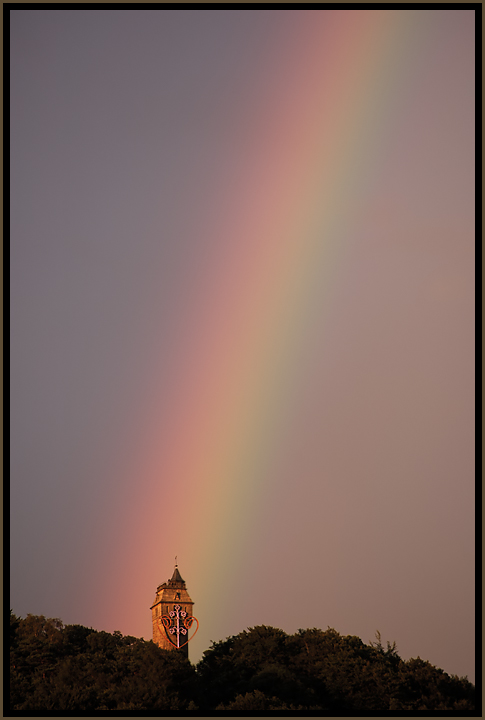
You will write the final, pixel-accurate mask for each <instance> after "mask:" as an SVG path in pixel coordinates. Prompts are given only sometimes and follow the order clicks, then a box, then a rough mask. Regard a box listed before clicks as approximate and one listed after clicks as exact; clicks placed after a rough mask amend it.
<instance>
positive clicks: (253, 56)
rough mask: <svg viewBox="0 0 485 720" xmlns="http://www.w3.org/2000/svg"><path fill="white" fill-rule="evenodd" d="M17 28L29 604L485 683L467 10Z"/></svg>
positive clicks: (67, 21) (70, 17)
mask: <svg viewBox="0 0 485 720" xmlns="http://www.w3.org/2000/svg"><path fill="white" fill-rule="evenodd" d="M10 18H11V30H10V52H11V66H10V79H11V87H10V113H11V115H10V123H11V125H10V132H11V145H10V152H11V155H10V162H11V165H10V190H11V197H10V215H11V265H10V282H11V311H10V313H11V314H10V319H11V337H10V361H11V381H10V398H11V418H10V426H11V443H10V455H11V460H10V462H11V484H10V493H11V511H10V521H11V545H10V551H11V600H10V604H11V607H12V609H13V611H14V612H15V613H16V614H17V615H20V616H22V617H24V616H25V615H27V613H32V614H35V615H45V616H46V617H58V618H60V619H61V620H62V621H63V622H64V623H66V624H80V625H85V626H88V627H93V628H95V629H96V630H104V631H107V632H113V631H115V630H119V631H121V632H122V633H123V634H126V635H134V636H137V637H144V638H145V639H151V632H152V630H151V627H152V625H151V611H150V606H151V605H152V603H153V600H154V597H155V591H156V588H157V586H158V585H159V584H161V583H162V582H165V581H166V580H167V579H168V578H170V577H171V575H172V572H173V569H174V564H175V556H177V562H178V566H179V570H180V573H181V575H182V577H183V578H184V580H185V581H186V583H187V589H188V591H189V594H190V596H191V598H192V600H193V601H194V603H195V604H194V614H195V615H196V617H197V618H198V620H199V623H200V629H199V631H198V633H197V636H196V637H194V638H193V641H191V643H190V645H189V657H190V659H191V661H192V662H194V663H195V662H198V661H199V660H200V659H201V657H202V654H203V652H204V651H205V650H207V649H208V648H209V647H210V645H211V642H217V641H219V640H224V639H225V638H226V637H229V636H231V635H236V634H238V633H239V632H241V631H243V630H245V629H247V628H249V627H254V626H256V625H263V624H264V625H270V626H273V627H279V628H281V629H282V630H284V631H285V632H287V633H289V634H292V633H294V632H296V631H297V630H298V629H299V628H312V627H318V628H322V629H323V630H325V629H327V627H332V628H334V629H335V630H337V631H338V632H339V633H340V634H342V635H357V636H359V637H360V638H361V639H362V640H363V641H364V642H365V643H369V642H370V641H374V640H375V633H376V631H377V630H378V631H380V633H381V636H382V641H383V643H384V644H385V642H386V641H390V642H393V641H395V642H396V645H397V650H398V653H399V654H400V656H401V657H402V658H404V659H409V658H411V657H418V656H419V657H421V658H422V659H424V660H428V661H429V662H430V663H432V664H433V665H436V666H438V667H441V668H443V669H444V670H445V671H446V672H448V673H449V674H456V675H459V676H464V675H467V676H468V678H469V679H470V680H472V681H474V677H475V675H474V672H475V667H474V665H475V607H474V599H475V554H474V553H475V527H474V518H475V505H474V488H475V467H474V458H475V447H474V437H475V426H474V417H475V406H474V396H475V388H474V323H475V318H474V292H475V288H474V273H475V258H474V234H475V228H474V193H475V187H474V172H475V169H474V157H475V147H474V132H475V128H474V112H475V109H474V96H475V78H474V65H475V63H474V53H475V48H474V32H475V28H474V21H475V18H474V12H473V11H472V10H468V9H442V7H439V8H437V9H431V10H429V9H417V10H416V9H409V10H407V9H404V10H397V9H396V10H394V9H392V10H389V9H387V10H379V9H378V10H366V9H362V10H349V9H342V10H328V9H326V10H325V9H324V10H321V9H318V10H317V9H315V10H312V9H307V10H299V9H292V10H284V9H278V10H254V9H250V10H244V9H238V10H232V9H231V10H228V9H220V10H219V9H213V10H187V9H184V10H175V9H173V10H167V9H159V8H157V9H153V10H141V9H114V10H100V9H93V8H92V7H89V9H86V10H64V9H60V10H56V9H54V10H36V9H14V10H11V12H10Z"/></svg>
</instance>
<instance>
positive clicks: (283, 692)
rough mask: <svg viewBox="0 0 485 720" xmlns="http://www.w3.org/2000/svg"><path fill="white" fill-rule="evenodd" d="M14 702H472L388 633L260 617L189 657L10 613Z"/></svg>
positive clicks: (430, 706)
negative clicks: (404, 655) (290, 624)
mask: <svg viewBox="0 0 485 720" xmlns="http://www.w3.org/2000/svg"><path fill="white" fill-rule="evenodd" d="M10 710H11V711H12V712H13V714H24V715H25V714H32V713H33V714H36V713H53V714H54V713H56V712H57V713H65V714H92V713H95V712H101V713H116V712H119V711H123V713H125V714H126V713H127V714H136V713H139V712H140V713H147V712H156V713H159V714H170V715H177V714H182V715H190V714H205V715H211V714H218V713H219V714H226V715H246V716H251V715H261V714H263V715H265V714H275V713H276V714H278V713H279V714H289V715H291V714H293V715H301V714H305V713H311V714H320V715H336V714H354V715H369V714H371V715H379V714H385V713H394V714H397V715H407V714H416V713H418V714H419V713H421V714H432V713H436V712H439V713H445V714H453V715H457V716H464V715H471V714H475V710H476V708H475V687H474V686H473V685H472V684H471V683H469V682H468V680H467V679H466V678H458V677H456V676H449V675H447V674H446V673H445V672H443V670H440V669H439V668H435V667H434V666H432V665H430V663H428V662H425V661H423V660H421V659H420V658H414V659H411V660H409V661H407V662H405V661H404V660H402V659H401V658H400V657H399V655H398V653H397V650H396V645H395V643H393V644H390V643H389V642H388V643H387V647H386V648H384V647H383V645H382V643H381V639H380V635H379V634H377V642H375V643H370V644H369V645H366V644H364V643H363V642H362V640H361V639H360V638H358V637H355V636H351V635H348V636H342V635H340V634H339V633H338V632H336V631H335V630H333V629H332V628H328V629H327V630H325V631H323V630H319V629H317V628H313V629H307V630H299V631H298V632H297V633H296V634H295V635H287V634H286V633H285V632H283V631H282V630H279V629H277V628H272V627H267V626H264V625H263V626H259V627H254V628H250V629H248V630H245V631H243V632H241V633H239V635H236V636H233V637H229V638H227V639H226V640H223V641H220V642H217V643H212V646H211V647H210V648H209V650H206V652H205V653H204V657H203V658H202V660H201V661H200V662H199V663H198V665H197V667H194V666H193V665H191V663H190V662H189V661H188V660H187V659H186V658H185V656H184V655H183V654H182V653H177V652H176V651H167V650H161V649H160V648H159V647H157V646H156V645H155V644H154V643H153V642H152V641H149V642H147V641H145V640H142V639H139V638H135V637H131V636H123V635H122V634H121V633H119V632H114V633H113V634H110V633H106V632H98V631H96V630H93V629H92V628H86V627H83V626H81V625H63V623H62V622H61V621H60V620H57V619H52V618H47V619H46V618H45V617H43V616H34V615H28V616H27V617H26V618H24V619H22V618H18V617H16V616H15V615H14V614H13V613H11V616H10Z"/></svg>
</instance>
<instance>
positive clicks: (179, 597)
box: [150, 565, 194, 657]
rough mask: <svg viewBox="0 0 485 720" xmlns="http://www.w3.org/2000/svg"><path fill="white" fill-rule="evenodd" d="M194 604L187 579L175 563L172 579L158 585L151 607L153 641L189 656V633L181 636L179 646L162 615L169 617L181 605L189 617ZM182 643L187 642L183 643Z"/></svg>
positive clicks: (181, 610) (162, 646) (167, 648)
mask: <svg viewBox="0 0 485 720" xmlns="http://www.w3.org/2000/svg"><path fill="white" fill-rule="evenodd" d="M193 605H194V603H193V602H192V600H191V599H190V596H189V593H188V592H187V588H186V586H185V580H183V579H182V576H181V575H180V573H179V569H178V565H175V569H174V571H173V575H172V577H171V578H170V580H168V581H167V582H165V583H163V584H162V585H159V586H158V587H157V594H156V595H155V600H154V601H153V605H152V606H151V608H150V609H151V611H152V624H153V642H154V643H156V644H157V645H158V646H159V647H161V648H163V649H164V650H178V652H181V653H183V654H184V655H185V656H186V657H188V656H189V646H188V642H187V641H188V634H187V635H185V636H182V635H181V636H180V638H181V639H180V644H181V647H180V648H177V639H176V636H173V635H170V634H169V631H168V630H167V628H166V627H165V626H164V623H163V621H162V616H165V617H167V616H169V615H170V612H177V611H176V609H175V608H176V606H180V613H187V619H188V618H191V617H192V607H193ZM184 617H185V616H184ZM188 624H190V621H188ZM182 643H185V644H184V645H182Z"/></svg>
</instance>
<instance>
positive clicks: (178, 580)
mask: <svg viewBox="0 0 485 720" xmlns="http://www.w3.org/2000/svg"><path fill="white" fill-rule="evenodd" d="M169 582H170V583H177V584H180V585H185V580H183V579H182V576H181V574H180V573H179V569H178V566H177V565H175V570H174V571H173V575H172V577H171V578H170V580H169Z"/></svg>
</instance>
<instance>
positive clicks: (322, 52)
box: [93, 10, 427, 659]
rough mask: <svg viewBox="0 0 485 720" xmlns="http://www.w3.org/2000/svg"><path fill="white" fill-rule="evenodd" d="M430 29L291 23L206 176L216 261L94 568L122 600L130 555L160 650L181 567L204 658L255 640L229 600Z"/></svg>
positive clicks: (330, 18) (372, 20)
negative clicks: (172, 582) (212, 646)
mask: <svg viewBox="0 0 485 720" xmlns="http://www.w3.org/2000/svg"><path fill="white" fill-rule="evenodd" d="M290 15H291V18H290ZM418 15H419V17H418ZM426 18H427V14H426V12H417V11H409V10H403V11H401V10H304V11H298V12H294V11H289V14H288V20H287V21H286V22H281V23H279V24H276V26H275V33H274V36H272V37H270V38H268V46H267V57H266V62H265V63H264V66H263V67H262V72H261V75H260V76H259V77H258V78H257V79H255V81H254V83H253V84H252V85H251V91H250V92H249V91H248V94H247V97H245V98H242V99H241V105H240V107H239V108H238V115H237V117H236V112H235V121H234V129H233V135H232V143H233V147H234V152H233V155H232V156H231V157H230V158H229V159H228V161H227V164H226V166H224V168H223V171H220V172H219V173H218V174H217V177H215V178H208V184H209V186H210V193H211V197H212V198H213V206H212V207H209V208H207V214H206V217H205V218H204V219H203V220H202V222H201V223H200V224H199V227H198V228H197V232H198V233H199V235H200V237H201V242H207V245H208V248H209V249H210V253H209V257H208V259H207V263H206V265H205V266H203V267H202V268H201V272H200V275H199V277H198V279H197V283H196V284H195V285H194V286H193V287H190V288H187V293H188V296H189V297H188V301H187V303H186V305H185V306H184V307H183V308H180V309H179V310H178V311H177V312H180V317H179V318H178V322H179V323H180V326H181V331H180V335H179V340H178V345H177V346H176V347H174V348H172V350H171V352H172V363H171V366H170V370H169V372H168V374H167V373H166V374H165V375H164V377H163V378H155V379H154V383H153V396H152V404H151V407H150V408H148V409H147V412H146V415H145V417H144V418H143V422H142V423H141V426H140V434H139V437H137V438H135V440H134V443H133V454H132V462H131V463H130V464H129V466H128V467H124V468H123V469H121V471H120V472H121V477H120V482H119V488H120V490H119V495H118V497H117V499H116V502H115V508H114V512H115V513H116V514H117V516H118V517H119V518H120V522H122V523H123V527H124V530H123V533H120V534H119V535H118V536H117V546H116V550H115V552H114V555H115V557H116V561H117V565H111V564H110V565H109V566H108V565H107V556H106V555H103V558H102V559H100V560H99V562H98V566H97V568H96V570H95V573H97V577H98V580H97V583H98V586H99V587H101V588H102V590H101V593H102V594H104V593H106V594H107V595H109V596H111V597H112V588H113V584H116V583H118V582H119V581H118V577H119V575H120V574H121V573H122V564H123V561H122V560H121V558H123V557H124V558H126V562H127V564H129V567H130V580H129V582H128V583H127V584H126V586H125V587H124V588H123V589H122V588H119V591H120V592H122V593H123V601H122V604H123V608H124V612H125V615H126V618H127V624H126V626H124V627H121V629H122V631H123V632H127V633H128V632H129V633H131V634H143V635H144V636H145V637H147V638H149V637H150V627H151V620H150V612H149V607H150V603H151V600H152V595H153V592H154V590H155V588H156V586H157V584H158V583H160V582H163V581H164V580H166V579H167V578H168V577H169V576H170V574H171V572H172V567H173V562H174V556H175V555H176V554H177V555H178V558H179V565H180V571H181V573H182V576H183V577H184V579H185V580H186V581H187V587H188V590H189V593H190V595H191V596H192V598H193V600H194V602H195V608H194V612H195V614H196V615H197V616H198V618H199V619H200V623H201V630H200V632H199V634H198V639H197V641H194V647H195V643H196V642H198V643H199V644H200V647H199V646H197V648H196V650H195V652H194V649H193V648H192V646H191V657H192V659H194V657H195V659H197V657H196V656H197V652H199V654H200V652H201V651H202V650H203V649H205V648H207V647H208V646H209V640H210V639H214V640H217V639H221V638H223V637H225V636H226V635H227V634H228V632H229V631H228V628H229V627H231V628H232V627H234V629H233V630H232V631H231V632H238V631H239V630H242V629H244V620H242V621H241V620H239V617H238V612H239V611H240V608H235V606H234V603H233V602H231V598H232V597H233V596H234V594H235V593H237V591H238V588H239V587H240V583H244V582H245V581H246V580H247V577H248V573H249V572H250V563H251V559H253V558H254V557H255V555H257V548H258V544H259V543H261V542H264V541H265V536H264V533H265V532H267V531H268V529H267V526H266V525H265V516H266V514H267V513H268V510H269V508H270V506H271V503H273V502H274V500H275V497H276V496H277V492H278V482H277V472H275V468H276V467H277V463H278V453H279V450H280V449H281V447H282V446H283V445H284V442H285V437H286V435H285V433H286V432H287V425H288V419H289V416H290V414H291V407H292V398H293V397H294V396H295V394H297V393H298V391H299V387H300V385H301V383H302V382H303V379H302V376H303V375H304V372H305V363H306V357H307V354H308V350H309V348H311V346H312V342H313V341H314V340H313V335H314V332H315V326H316V325H318V326H319V328H320V329H319V333H321V332H322V329H321V328H322V325H323V327H325V323H327V322H331V306H332V297H333V293H334V289H335V287H336V286H338V285H339V284H342V283H345V282H346V280H345V260H346V257H347V254H348V253H349V252H351V250H352V242H353V240H352V232H353V231H354V230H355V223H356V222H357V218H358V217H359V213H361V211H362V207H363V205H364V203H365V199H366V192H368V191H369V188H371V185H372V177H373V170H374V168H375V166H376V163H378V161H379V158H380V149H379V148H380V142H381V139H382V132H383V130H384V131H388V128H389V123H390V120H392V117H393V113H397V112H399V108H400V106H401V105H400V103H402V102H403V100H402V98H401V97H400V96H399V95H398V93H397V92H396V91H395V90H394V88H395V87H396V85H397V81H398V80H399V88H400V91H402V87H403V77H404V76H405V72H406V67H405V64H406V63H407V62H409V61H410V57H409V53H408V51H407V50H406V39H407V37H408V32H409V28H410V27H412V28H414V30H416V27H417V26H418V24H419V23H426V22H427V20H426ZM194 231H195V228H194ZM254 529H255V530H254ZM109 588H110V589H109ZM96 600H99V596H98V597H97V598H96ZM94 602H95V599H94V598H93V603H94ZM143 613H145V614H143ZM134 615H138V616H142V618H143V629H144V630H143V631H140V630H139V626H136V627H135V628H133V625H132V624H131V625H130V622H129V620H130V619H132V618H133V617H134ZM106 622H107V624H108V625H109V624H110V623H111V619H110V615H109V612H108V610H106ZM231 623H232V624H231ZM120 624H121V623H120V622H118V623H117V625H118V626H119V625H120Z"/></svg>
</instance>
